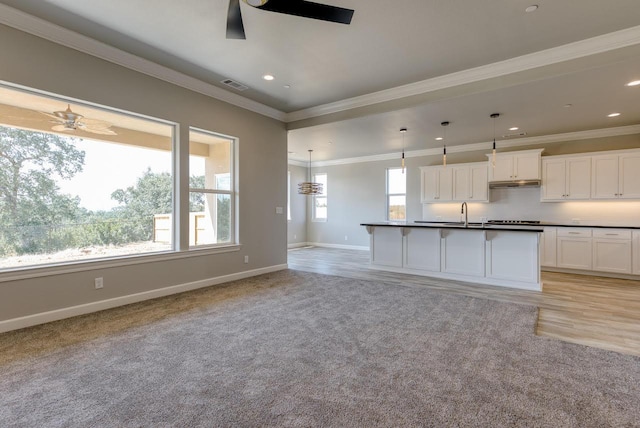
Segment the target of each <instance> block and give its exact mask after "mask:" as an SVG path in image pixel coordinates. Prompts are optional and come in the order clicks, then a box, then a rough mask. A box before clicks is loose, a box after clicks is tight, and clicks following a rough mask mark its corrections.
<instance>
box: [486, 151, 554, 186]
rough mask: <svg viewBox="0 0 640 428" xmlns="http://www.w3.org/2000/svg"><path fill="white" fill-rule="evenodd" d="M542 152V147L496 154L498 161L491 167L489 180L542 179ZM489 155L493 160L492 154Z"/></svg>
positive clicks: (490, 160)
mask: <svg viewBox="0 0 640 428" xmlns="http://www.w3.org/2000/svg"><path fill="white" fill-rule="evenodd" d="M541 153H542V149H536V150H524V151H519V152H507V153H498V154H496V163H495V165H493V166H491V167H490V168H489V182H492V181H513V180H540V154H541ZM487 156H488V157H489V162H492V161H493V157H492V155H490V154H489V155H487Z"/></svg>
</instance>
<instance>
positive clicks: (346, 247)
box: [307, 242, 369, 251]
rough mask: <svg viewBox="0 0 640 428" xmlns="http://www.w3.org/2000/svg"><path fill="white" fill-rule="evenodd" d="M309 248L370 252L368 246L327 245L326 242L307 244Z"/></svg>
mask: <svg viewBox="0 0 640 428" xmlns="http://www.w3.org/2000/svg"><path fill="white" fill-rule="evenodd" d="M307 246H310V247H322V248H338V249H340V250H360V251H369V246H368V245H342V244H326V243H324V242H307Z"/></svg>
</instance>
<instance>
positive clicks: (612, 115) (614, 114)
mask: <svg viewBox="0 0 640 428" xmlns="http://www.w3.org/2000/svg"><path fill="white" fill-rule="evenodd" d="M618 116H620V113H611V114H608V115H607V117H618Z"/></svg>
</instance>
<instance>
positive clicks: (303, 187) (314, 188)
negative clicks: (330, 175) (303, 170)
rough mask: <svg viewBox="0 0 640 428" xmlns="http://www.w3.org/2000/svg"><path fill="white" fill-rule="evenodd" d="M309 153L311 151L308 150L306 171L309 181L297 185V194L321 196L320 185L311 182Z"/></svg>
mask: <svg viewBox="0 0 640 428" xmlns="http://www.w3.org/2000/svg"><path fill="white" fill-rule="evenodd" d="M311 152H313V150H309V168H308V169H307V176H308V177H309V181H305V182H302V183H298V194H300V195H322V183H314V182H313V181H311Z"/></svg>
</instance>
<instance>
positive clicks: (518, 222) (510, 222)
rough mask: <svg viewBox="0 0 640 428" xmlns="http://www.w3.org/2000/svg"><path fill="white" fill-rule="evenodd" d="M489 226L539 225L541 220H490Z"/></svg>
mask: <svg viewBox="0 0 640 428" xmlns="http://www.w3.org/2000/svg"><path fill="white" fill-rule="evenodd" d="M487 224H524V225H527V224H528V225H539V224H540V220H489V221H487Z"/></svg>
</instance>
